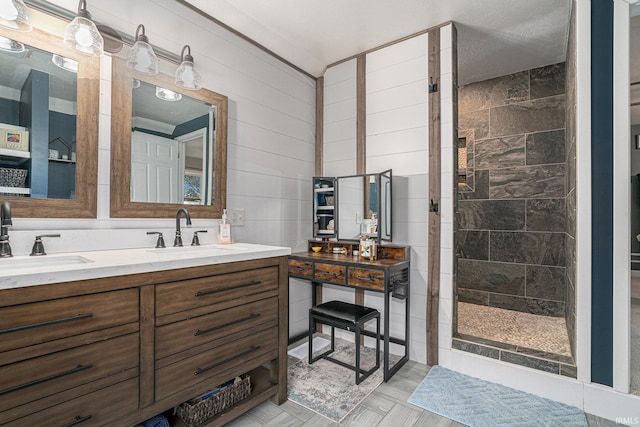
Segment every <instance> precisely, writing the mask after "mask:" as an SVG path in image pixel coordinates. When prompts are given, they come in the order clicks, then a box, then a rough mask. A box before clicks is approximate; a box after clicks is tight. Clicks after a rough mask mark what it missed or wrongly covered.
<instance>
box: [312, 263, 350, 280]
mask: <svg viewBox="0 0 640 427" xmlns="http://www.w3.org/2000/svg"><path fill="white" fill-rule="evenodd" d="M346 272H347V268H346V267H345V266H344V265H336V264H325V263H321V262H317V263H316V265H315V269H314V271H313V280H315V281H317V282H333V283H346V282H347V280H346Z"/></svg>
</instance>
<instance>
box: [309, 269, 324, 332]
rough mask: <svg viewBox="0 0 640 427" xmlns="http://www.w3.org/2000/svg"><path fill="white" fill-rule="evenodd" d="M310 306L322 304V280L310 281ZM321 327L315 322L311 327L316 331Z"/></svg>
mask: <svg viewBox="0 0 640 427" xmlns="http://www.w3.org/2000/svg"><path fill="white" fill-rule="evenodd" d="M311 285H312V289H311V307H315V306H316V305H318V304H322V282H314V281H312V282H311ZM320 328H321V325H320V323H316V324H315V325H314V327H313V332H318V331H319V330H320Z"/></svg>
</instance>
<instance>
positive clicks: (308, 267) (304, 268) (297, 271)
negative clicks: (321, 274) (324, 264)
mask: <svg viewBox="0 0 640 427" xmlns="http://www.w3.org/2000/svg"><path fill="white" fill-rule="evenodd" d="M289 276H293V277H304V278H307V279H311V278H312V277H313V263H312V262H306V261H300V260H297V259H290V260H289Z"/></svg>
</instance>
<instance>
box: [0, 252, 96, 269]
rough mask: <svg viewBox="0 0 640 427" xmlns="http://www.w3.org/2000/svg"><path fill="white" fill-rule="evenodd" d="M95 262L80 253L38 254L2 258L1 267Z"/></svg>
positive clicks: (49, 265) (0, 260) (30, 266)
mask: <svg viewBox="0 0 640 427" xmlns="http://www.w3.org/2000/svg"><path fill="white" fill-rule="evenodd" d="M87 262H93V261H92V260H90V259H89V258H85V257H82V256H79V255H63V256H51V255H47V256H36V257H28V258H5V259H0V268H2V269H7V268H37V267H52V266H63V265H72V264H84V263H87Z"/></svg>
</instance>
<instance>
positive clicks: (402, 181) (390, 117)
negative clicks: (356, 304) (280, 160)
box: [323, 34, 429, 363]
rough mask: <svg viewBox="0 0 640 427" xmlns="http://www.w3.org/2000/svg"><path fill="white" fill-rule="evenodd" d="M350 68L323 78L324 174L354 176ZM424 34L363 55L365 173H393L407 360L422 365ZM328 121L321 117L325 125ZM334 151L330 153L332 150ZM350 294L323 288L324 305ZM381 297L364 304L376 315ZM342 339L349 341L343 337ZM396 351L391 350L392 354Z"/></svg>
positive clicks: (394, 323) (398, 306)
mask: <svg viewBox="0 0 640 427" xmlns="http://www.w3.org/2000/svg"><path fill="white" fill-rule="evenodd" d="M355 73H356V61H355V60H350V61H348V62H345V63H342V64H339V65H337V66H335V67H331V68H329V69H328V70H327V72H326V74H325V110H324V111H325V124H324V135H325V139H324V144H323V148H324V156H325V158H324V163H323V166H324V175H329V176H344V175H353V174H355V172H356V157H355V143H356V100H355V97H356V81H355ZM427 96H428V88H427V35H426V34H424V35H421V36H417V37H414V38H411V39H408V40H406V41H403V42H400V43H397V44H394V45H391V46H389V47H386V48H384V49H380V50H377V51H374V52H372V53H369V54H367V55H366V112H367V116H366V123H367V125H366V172H367V173H376V172H382V171H384V170H386V169H393V188H392V192H393V194H392V197H393V222H392V233H393V243H397V244H408V245H410V246H411V293H412V300H411V325H410V335H409V339H410V358H411V359H412V360H417V361H420V362H423V363H424V362H426V344H425V343H426V332H425V331H426V329H425V327H426V288H427V285H426V276H427V272H426V268H427V234H428V233H427V196H428V142H429V141H428V98H427ZM327 116H328V118H327ZM336 150H337V151H336ZM353 298H354V295H353V290H351V289H346V288H342V287H338V286H330V285H325V286H324V293H323V299H324V300H325V301H328V300H331V299H339V300H344V301H353ZM383 301H384V300H383V298H382V296H381V295H379V294H373V293H366V294H365V304H366V305H368V306H371V307H376V308H378V309H380V310H382V307H383ZM390 321H391V332H392V335H395V336H403V335H404V303H402V302H397V301H392V304H391V317H390ZM343 336H345V337H348V335H344V334H343ZM400 351H401V348H393V346H392V352H394V353H398V352H400Z"/></svg>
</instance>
